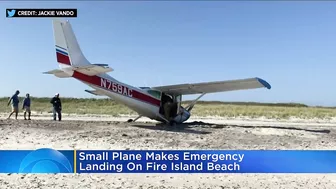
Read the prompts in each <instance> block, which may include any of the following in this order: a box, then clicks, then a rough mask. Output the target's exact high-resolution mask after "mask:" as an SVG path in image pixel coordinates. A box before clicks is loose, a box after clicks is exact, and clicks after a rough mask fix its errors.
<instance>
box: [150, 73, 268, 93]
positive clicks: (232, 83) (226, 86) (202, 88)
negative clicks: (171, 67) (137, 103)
mask: <svg viewBox="0 0 336 189" xmlns="http://www.w3.org/2000/svg"><path fill="white" fill-rule="evenodd" d="M256 88H267V89H270V88H271V85H270V84H269V83H267V82H266V81H265V80H263V79H260V78H258V77H256V78H248V79H239V80H228V81H215V82H205V83H191V84H189V83H186V84H179V85H166V86H159V87H152V89H155V90H159V91H161V92H164V93H167V94H173V95H191V94H200V93H216V92H224V91H236V90H244V89H245V90H246V89H256Z"/></svg>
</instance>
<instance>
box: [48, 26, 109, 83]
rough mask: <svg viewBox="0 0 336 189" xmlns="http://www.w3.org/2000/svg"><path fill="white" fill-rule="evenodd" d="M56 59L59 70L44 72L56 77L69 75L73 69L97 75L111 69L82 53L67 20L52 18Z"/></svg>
mask: <svg viewBox="0 0 336 189" xmlns="http://www.w3.org/2000/svg"><path fill="white" fill-rule="evenodd" d="M53 30H54V39H55V49H56V59H57V62H58V65H59V67H60V69H61V70H51V71H49V72H44V73H46V74H54V75H55V76H57V77H71V76H72V75H73V73H74V71H78V72H80V73H83V74H86V75H90V76H92V75H97V74H100V73H106V72H110V71H112V69H111V68H109V67H108V65H106V64H91V63H90V62H89V61H88V60H87V59H86V58H85V56H84V54H83V53H82V50H81V49H80V47H79V44H78V42H77V39H76V36H75V34H74V32H73V30H72V27H71V24H70V22H69V21H63V20H53Z"/></svg>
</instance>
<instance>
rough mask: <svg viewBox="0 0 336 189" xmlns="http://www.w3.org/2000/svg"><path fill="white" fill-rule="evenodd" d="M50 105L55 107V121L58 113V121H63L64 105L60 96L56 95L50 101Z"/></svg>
mask: <svg viewBox="0 0 336 189" xmlns="http://www.w3.org/2000/svg"><path fill="white" fill-rule="evenodd" d="M50 103H51V104H52V105H53V116H54V120H55V121H56V113H57V115H58V121H61V119H62V103H61V99H60V98H59V94H58V93H56V95H55V97H53V98H52V99H51V100H50Z"/></svg>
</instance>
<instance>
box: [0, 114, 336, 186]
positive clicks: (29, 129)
mask: <svg viewBox="0 0 336 189" xmlns="http://www.w3.org/2000/svg"><path fill="white" fill-rule="evenodd" d="M50 118H51V117H50V115H41V116H38V117H36V116H35V117H33V120H31V121H24V120H22V118H21V117H20V119H19V120H13V119H11V120H5V115H3V114H1V115H0V130H1V132H0V133H1V136H0V138H1V139H0V146H1V149H38V148H42V147H48V148H54V149H59V150H61V149H74V148H75V149H83V150H85V149H135V150H141V149H167V150H170V149H334V148H335V146H336V140H335V139H336V134H335V133H336V132H335V131H336V129H335V126H336V122H335V121H333V120H329V121H326V120H309V121H304V120H295V119H293V120H290V121H277V120H264V119H257V120H253V119H225V118H222V119H215V118H193V120H190V121H189V122H190V123H188V124H184V125H183V126H181V127H180V128H178V129H171V128H167V127H160V126H155V123H154V122H153V121H151V120H149V119H145V118H144V119H140V120H139V122H136V123H125V121H126V120H127V119H129V117H121V118H113V117H94V116H76V115H69V116H65V117H64V121H62V122H58V121H56V122H55V121H51V120H50ZM80 120H84V121H80ZM0 187H1V188H232V189H240V188H249V189H251V188H272V189H273V188H274V189H276V188H284V189H289V188H307V189H308V188H314V189H315V188H330V189H333V188H336V175H335V174H81V175H79V174H58V175H54V174H48V175H33V174H32V175H23V174H11V175H7V174H2V175H0Z"/></svg>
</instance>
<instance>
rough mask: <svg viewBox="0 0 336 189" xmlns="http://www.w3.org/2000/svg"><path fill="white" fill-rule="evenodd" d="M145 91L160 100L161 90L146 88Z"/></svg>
mask: <svg viewBox="0 0 336 189" xmlns="http://www.w3.org/2000/svg"><path fill="white" fill-rule="evenodd" d="M147 92H148V93H149V94H150V95H152V96H153V97H155V98H157V99H160V100H161V92H160V91H154V90H148V91H147Z"/></svg>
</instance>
